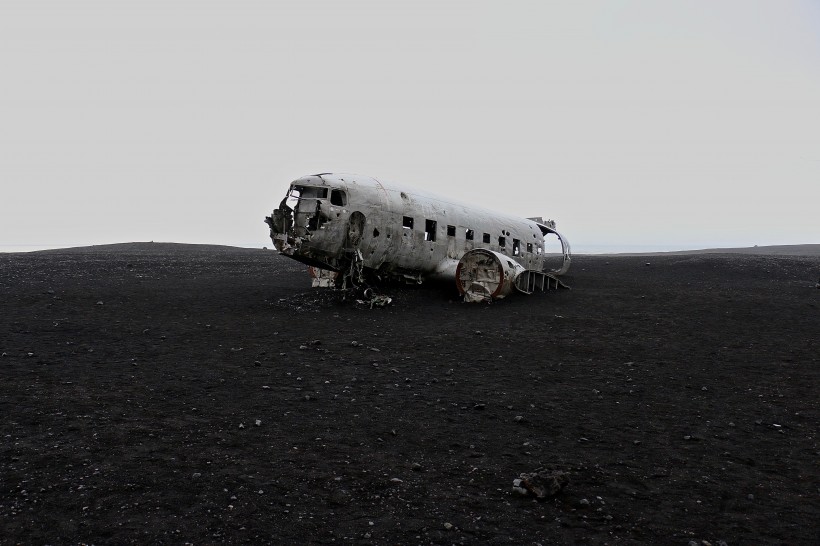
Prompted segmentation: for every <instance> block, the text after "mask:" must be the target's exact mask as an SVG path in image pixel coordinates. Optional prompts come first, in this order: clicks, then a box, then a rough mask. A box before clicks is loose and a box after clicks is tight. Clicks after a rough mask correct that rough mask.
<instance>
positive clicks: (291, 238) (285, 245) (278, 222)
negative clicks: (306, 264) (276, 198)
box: [265, 203, 301, 256]
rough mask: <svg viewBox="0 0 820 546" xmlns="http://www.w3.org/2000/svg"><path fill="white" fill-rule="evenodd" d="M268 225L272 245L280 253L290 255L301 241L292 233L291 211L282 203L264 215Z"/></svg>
mask: <svg viewBox="0 0 820 546" xmlns="http://www.w3.org/2000/svg"><path fill="white" fill-rule="evenodd" d="M265 223H266V224H268V226H269V227H270V238H271V241H273V246H274V247H276V250H278V251H279V252H281V253H282V254H286V255H288V256H292V255H293V253H294V252H295V251H296V249H297V248H298V247H299V244H300V243H301V238H297V237H295V234H294V233H293V229H292V228H293V211H292V210H291V209H290V207H288V206H287V205H285V204H284V203H283V204H282V205H280V206H279V208H278V209H276V210H274V211H273V214H271V215H270V216H267V217H265Z"/></svg>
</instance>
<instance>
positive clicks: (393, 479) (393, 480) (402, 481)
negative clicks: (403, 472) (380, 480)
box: [390, 478, 404, 483]
mask: <svg viewBox="0 0 820 546" xmlns="http://www.w3.org/2000/svg"><path fill="white" fill-rule="evenodd" d="M390 483H404V480H402V479H401V478H390Z"/></svg>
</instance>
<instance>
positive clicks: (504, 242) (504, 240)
mask: <svg viewBox="0 0 820 546" xmlns="http://www.w3.org/2000/svg"><path fill="white" fill-rule="evenodd" d="M498 246H500V247H501V248H504V247H505V246H507V238H506V237H499V238H498Z"/></svg>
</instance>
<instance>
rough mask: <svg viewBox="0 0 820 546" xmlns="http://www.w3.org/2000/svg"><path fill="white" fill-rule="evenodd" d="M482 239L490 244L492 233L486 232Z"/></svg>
mask: <svg viewBox="0 0 820 546" xmlns="http://www.w3.org/2000/svg"><path fill="white" fill-rule="evenodd" d="M482 240H483V241H484V242H485V243H487V244H490V234H489V233H485V234H484V239H482Z"/></svg>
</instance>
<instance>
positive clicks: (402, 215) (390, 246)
mask: <svg viewBox="0 0 820 546" xmlns="http://www.w3.org/2000/svg"><path fill="white" fill-rule="evenodd" d="M297 193H298V194H299V198H298V200H295V199H293V197H294V196H295V195H296V194H297ZM288 196H290V197H291V199H290V200H288V199H287V198H286V199H285V200H284V201H283V202H282V205H280V207H279V209H277V210H276V211H274V216H273V218H276V219H278V221H277V220H274V219H271V218H268V219H267V220H266V221H267V222H268V224H269V225H270V226H271V238H272V239H273V242H274V245H275V246H276V248H277V249H278V250H279V251H280V252H281V253H282V254H285V255H287V256H290V257H292V258H294V259H296V260H299V261H302V262H304V263H307V264H309V265H313V266H316V267H320V268H324V269H330V270H335V271H338V270H341V269H342V268H343V267H345V266H347V265H349V263H350V261H349V256H350V255H351V254H352V252H351V251H354V252H355V251H358V252H359V253H360V256H361V259H362V261H363V265H364V267H366V268H368V269H371V270H373V271H375V272H377V273H378V274H381V275H386V276H393V277H402V278H404V279H407V280H415V281H417V282H421V281H422V280H423V279H426V278H440V279H448V280H453V279H454V276H455V271H456V267H457V265H458V261H459V259H460V258H461V257H462V256H463V255H464V253H465V252H467V251H469V250H472V249H474V248H484V249H489V250H493V251H496V252H499V253H502V254H504V255H506V256H508V257H510V258H511V259H513V260H515V261H516V262H518V263H519V264H521V265H522V266H523V267H524V268H525V269H529V270H537V271H542V270H543V269H544V266H545V254H544V235H545V234H546V233H554V234H556V235H557V236H558V237H559V239H560V240H561V243H562V246H563V248H564V266H563V267H562V268H561V270H560V271H556V273H559V274H560V273H563V272H565V271H566V269H568V267H569V245H568V244H567V243H566V241H565V240H564V239H563V237H561V235H560V234H558V233H557V232H556V231H555V229H554V225H545V224H541V223H537V222H535V221H533V220H528V219H525V218H518V217H516V216H512V215H508V214H503V213H498V212H493V211H489V210H486V209H483V208H479V207H474V206H470V205H466V204H463V203H460V202H457V201H454V200H451V199H447V198H442V197H438V196H435V195H432V194H429V193H426V192H423V191H419V190H414V189H410V188H403V187H400V186H397V185H395V184H387V183H383V182H380V181H379V180H376V179H375V178H371V177H367V176H360V175H347V174H321V175H313V176H306V177H303V178H300V179H298V180H295V181H294V182H293V183H292V184H291V187H290V191H289V192H288ZM286 202H287V203H286ZM287 205H290V206H287ZM291 209H292V215H291V213H290V212H287V211H289V210H291ZM283 216H289V217H290V220H289V221H286V222H284V221H282V217H283Z"/></svg>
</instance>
